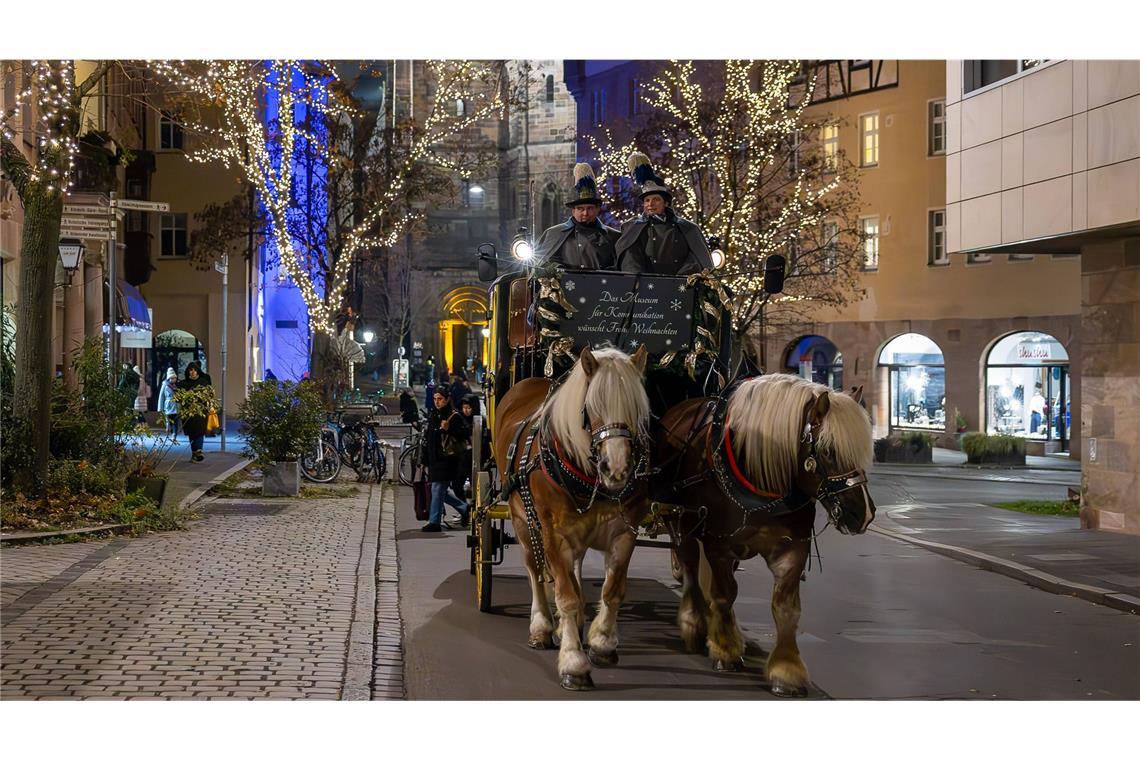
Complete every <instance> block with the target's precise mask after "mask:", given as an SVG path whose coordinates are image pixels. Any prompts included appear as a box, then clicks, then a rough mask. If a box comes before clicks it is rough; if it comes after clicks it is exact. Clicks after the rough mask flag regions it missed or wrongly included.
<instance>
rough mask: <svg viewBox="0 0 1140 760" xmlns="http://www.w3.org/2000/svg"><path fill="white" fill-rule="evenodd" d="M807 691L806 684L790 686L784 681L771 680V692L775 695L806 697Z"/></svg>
mask: <svg viewBox="0 0 1140 760" xmlns="http://www.w3.org/2000/svg"><path fill="white" fill-rule="evenodd" d="M807 693H808V690H807V687H806V686H792V685H791V684H790V683H787V682H786V681H773V682H772V694H773V695H775V696H777V697H796V698H801V697H806V696H807Z"/></svg>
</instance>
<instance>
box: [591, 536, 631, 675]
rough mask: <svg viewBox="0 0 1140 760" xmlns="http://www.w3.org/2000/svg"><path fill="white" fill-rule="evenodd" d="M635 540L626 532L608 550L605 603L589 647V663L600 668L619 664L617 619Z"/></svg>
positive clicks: (599, 605)
mask: <svg viewBox="0 0 1140 760" xmlns="http://www.w3.org/2000/svg"><path fill="white" fill-rule="evenodd" d="M633 547H634V536H633V534H631V533H628V532H625V531H623V532H622V533H621V534H620V535H618V537H617V538H615V539H614V540H613V543H611V544H610V546H609V548H608V549H607V550H606V582H605V584H604V585H603V586H602V599H601V602H600V603H599V604H598V616H597V617H596V618H594V622H593V624H591V625H590V633H589V636H588V637H587V641H589V644H590V662H592V663H594V664H595V665H599V666H608V665H616V664H617V661H618V655H617V647H618V634H617V616H618V608H619V607H620V606H621V603H622V600H623V599H624V598H625V590H626V579H627V576H628V573H629V560H630V558H631V557H633Z"/></svg>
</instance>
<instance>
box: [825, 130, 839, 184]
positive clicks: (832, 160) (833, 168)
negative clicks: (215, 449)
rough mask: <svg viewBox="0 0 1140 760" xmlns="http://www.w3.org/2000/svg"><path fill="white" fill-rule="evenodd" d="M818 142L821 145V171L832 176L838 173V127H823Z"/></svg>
mask: <svg viewBox="0 0 1140 760" xmlns="http://www.w3.org/2000/svg"><path fill="white" fill-rule="evenodd" d="M820 141H821V142H822V143H823V170H824V171H825V172H829V173H832V174H833V173H835V172H837V171H839V125H838V124H827V125H826V126H824V128H823V130H822V133H821V135H820Z"/></svg>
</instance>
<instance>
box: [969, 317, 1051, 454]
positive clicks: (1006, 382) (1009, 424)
mask: <svg viewBox="0 0 1140 760" xmlns="http://www.w3.org/2000/svg"><path fill="white" fill-rule="evenodd" d="M1069 412H1070V410H1069V353H1068V352H1067V351H1066V350H1065V347H1064V346H1062V345H1061V343H1060V341H1058V340H1057V339H1056V338H1054V337H1053V336H1052V335H1049V334H1048V333H1042V332H1031V331H1025V332H1016V333H1011V334H1010V335H1006V336H1005V337H1004V338H1002V339H1001V340H999V341H997V342H996V343H994V345H993V348H991V349H990V351H989V353H988V354H987V355H986V432H987V433H991V434H1004V435H1015V436H1019V437H1021V438H1028V439H1031V440H1037V441H1056V442H1057V448H1058V449H1060V450H1061V451H1067V450H1068V447H1069V420H1070V416H1069Z"/></svg>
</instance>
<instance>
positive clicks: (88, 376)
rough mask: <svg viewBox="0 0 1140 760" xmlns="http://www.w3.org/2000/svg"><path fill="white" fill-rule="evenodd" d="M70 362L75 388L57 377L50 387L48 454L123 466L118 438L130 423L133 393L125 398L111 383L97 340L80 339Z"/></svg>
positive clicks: (101, 347)
mask: <svg viewBox="0 0 1140 760" xmlns="http://www.w3.org/2000/svg"><path fill="white" fill-rule="evenodd" d="M72 366H73V367H74V368H75V374H76V377H77V379H78V380H79V390H74V389H71V388H68V387H66V386H65V385H64V384H63V383H62V382H60V381H58V380H56V381H55V383H54V384H53V386H52V398H51V455H52V457H53V458H55V459H77V460H87V461H89V462H91V463H92V464H93V465H98V466H101V467H105V468H110V469H114V470H121V469H122V466H123V458H122V454H123V441H122V437H123V436H124V435H126V434H128V433H129V432H130V431H131V429H132V427H133V425H134V410H133V408H132V403H133V401H134V396H133V395H132V396H131V398H130V399H124V397H123V395H122V394H121V393H119V391H118V389H117V388H116V387H115V385H114V384H113V383H112V382H111V372H110V367H109V366H108V364H107V361H106V359H105V358H104V355H103V344H102V341H101V340H100V339H99V338H89V339H88V340H87V341H86V342H84V344H83V346H82V348H80V349H79V351H78V352H76V355H75V359H74V361H73V363H72Z"/></svg>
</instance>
